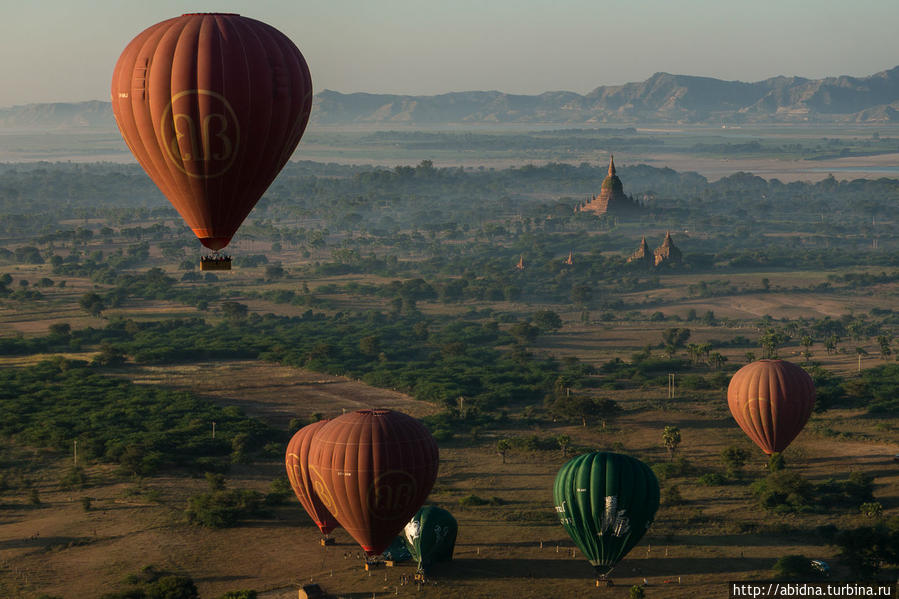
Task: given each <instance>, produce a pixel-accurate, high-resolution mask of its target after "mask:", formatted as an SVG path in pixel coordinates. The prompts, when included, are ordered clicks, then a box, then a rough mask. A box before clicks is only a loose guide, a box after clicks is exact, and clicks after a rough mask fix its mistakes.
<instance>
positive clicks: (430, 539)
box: [403, 505, 459, 570]
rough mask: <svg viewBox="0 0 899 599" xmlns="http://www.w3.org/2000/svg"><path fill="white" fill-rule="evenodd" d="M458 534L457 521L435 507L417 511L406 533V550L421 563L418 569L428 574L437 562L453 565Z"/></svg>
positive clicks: (404, 531) (431, 506)
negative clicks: (432, 565)
mask: <svg viewBox="0 0 899 599" xmlns="http://www.w3.org/2000/svg"><path fill="white" fill-rule="evenodd" d="M458 530H459V525H458V523H456V519H455V518H453V515H452V514H450V513H449V512H448V511H446V510H443V509H440V508H439V507H435V506H433V505H426V506H425V507H423V508H421V509H420V510H418V512H416V514H415V516H413V517H412V520H410V521H409V524H407V525H406V528H404V529H403V536H404V537H405V539H406V546H407V547H409V551H410V553H412V559H414V560H415V561H417V562H418V569H419V570H426V569H427V568H428V567H430V566H431V564H434V563H436V562H449V561H452V559H453V549H455V547H456V533H457V532H458Z"/></svg>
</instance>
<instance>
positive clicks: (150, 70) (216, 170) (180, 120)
mask: <svg viewBox="0 0 899 599" xmlns="http://www.w3.org/2000/svg"><path fill="white" fill-rule="evenodd" d="M311 108H312V80H311V78H310V75H309V68H308V67H307V66H306V61H305V60H304V59H303V55H302V54H300V51H299V50H297V47H296V46H295V45H294V44H293V42H291V41H290V39H288V38H287V36H285V35H284V34H283V33H281V32H280V31H278V30H277V29H275V28H274V27H271V26H270V25H266V24H265V23H262V22H260V21H256V20H254V19H249V18H246V17H241V16H239V15H235V14H221V13H211V14H186V15H182V16H180V17H176V18H173V19H169V20H167V21H163V22H161V23H157V24H156V25H153V26H152V27H150V28H148V29H146V30H144V31H143V32H142V33H140V34H138V35H137V37H135V38H134V39H133V40H132V41H131V43H129V44H128V46H127V47H126V48H125V50H124V51H123V52H122V55H121V56H120V57H119V60H118V62H117V63H116V66H115V70H114V71H113V75H112V110H113V114H115V119H116V123H118V126H119V131H121V133H122V137H123V138H125V142H126V143H127V144H128V147H129V148H130V149H131V152H132V153H133V154H134V156H135V158H137V161H138V162H139V163H140V165H141V166H142V167H143V168H144V170H145V171H147V174H148V175H149V176H150V178H151V179H153V182H154V183H156V185H157V186H158V187H159V189H160V190H161V191H162V193H164V194H165V196H166V197H167V198H168V199H169V201H170V202H171V203H172V205H173V206H174V207H175V209H176V210H177V211H178V213H179V214H181V216H182V217H183V218H184V220H185V221H186V222H187V225H188V226H189V227H190V228H191V229H193V232H194V233H195V234H196V236H197V237H198V238H199V239H200V241H201V242H202V243H203V245H205V246H206V247H208V248H210V249H212V250H219V249H221V248H223V247H225V246H226V245H228V242H229V241H230V240H231V237H232V236H233V235H234V233H235V232H236V231H237V229H238V227H240V224H241V223H242V222H243V220H244V219H245V218H246V217H247V215H248V214H249V213H250V211H251V210H252V209H253V206H255V205H256V202H257V201H258V200H259V198H260V197H261V196H262V194H263V192H264V191H265V190H266V188H268V186H269V184H271V182H272V181H273V180H274V178H275V176H276V175H277V174H278V172H279V171H280V170H281V168H282V167H283V166H284V165H285V164H286V163H287V160H288V159H289V158H290V155H291V154H292V153H293V150H294V149H295V148H296V146H297V143H299V141H300V137H302V135H303V131H304V129H305V128H306V123H307V122H308V120H309V111H310V110H311Z"/></svg>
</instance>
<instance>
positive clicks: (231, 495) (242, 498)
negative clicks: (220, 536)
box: [185, 489, 266, 528]
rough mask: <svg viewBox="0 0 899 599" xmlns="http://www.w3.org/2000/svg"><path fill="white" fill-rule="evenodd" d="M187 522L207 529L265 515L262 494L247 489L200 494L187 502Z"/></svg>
mask: <svg viewBox="0 0 899 599" xmlns="http://www.w3.org/2000/svg"><path fill="white" fill-rule="evenodd" d="M185 515H186V516H187V521H188V522H190V523H191V524H197V525H200V526H206V527H208V528H227V527H230V526H234V525H236V524H237V523H238V521H240V520H241V519H242V518H247V517H252V516H262V515H266V514H265V512H264V511H262V494H261V493H258V492H256V491H252V490H249V489H232V490H229V491H212V492H211V493H200V494H198V495H194V496H192V497H191V498H189V499H188V500H187V510H185Z"/></svg>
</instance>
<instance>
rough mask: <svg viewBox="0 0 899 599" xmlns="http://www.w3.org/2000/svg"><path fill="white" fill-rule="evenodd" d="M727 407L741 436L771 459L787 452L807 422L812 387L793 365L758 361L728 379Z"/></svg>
mask: <svg viewBox="0 0 899 599" xmlns="http://www.w3.org/2000/svg"><path fill="white" fill-rule="evenodd" d="M727 404H728V406H730V413H731V414H732V415H733V417H734V420H736V421H737V424H739V425H740V428H742V429H743V432H745V433H746V435H747V436H749V438H750V439H752V441H753V442H754V443H755V444H756V445H758V446H759V447H761V448H762V450H763V451H764V452H765V453H767V454H769V455H770V454H772V453H775V452H781V451H783V450H784V449H786V448H787V446H788V445H789V444H790V443H791V442H792V441H793V439H795V438H796V435H798V434H799V431H801V430H802V428H803V427H804V426H805V423H806V422H808V419H809V416H811V414H812V409H813V408H814V406H815V385H814V383H813V382H812V377H810V376H809V375H808V373H807V372H806V371H805V370H803V369H802V368H800V367H799V366H796V365H795V364H791V363H790V362H785V361H783V360H759V361H758V362H753V363H751V364H747V365H746V366H744V367H743V368H741V369H740V370H738V371H737V372H736V373H735V374H734V376H733V377H732V378H731V379H730V384H729V385H728V386H727Z"/></svg>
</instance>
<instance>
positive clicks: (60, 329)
mask: <svg viewBox="0 0 899 599" xmlns="http://www.w3.org/2000/svg"><path fill="white" fill-rule="evenodd" d="M71 334H72V325H70V324H69V323H67V322H55V323H53V324H51V325H50V335H52V336H53V337H68V336H70V335H71Z"/></svg>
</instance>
